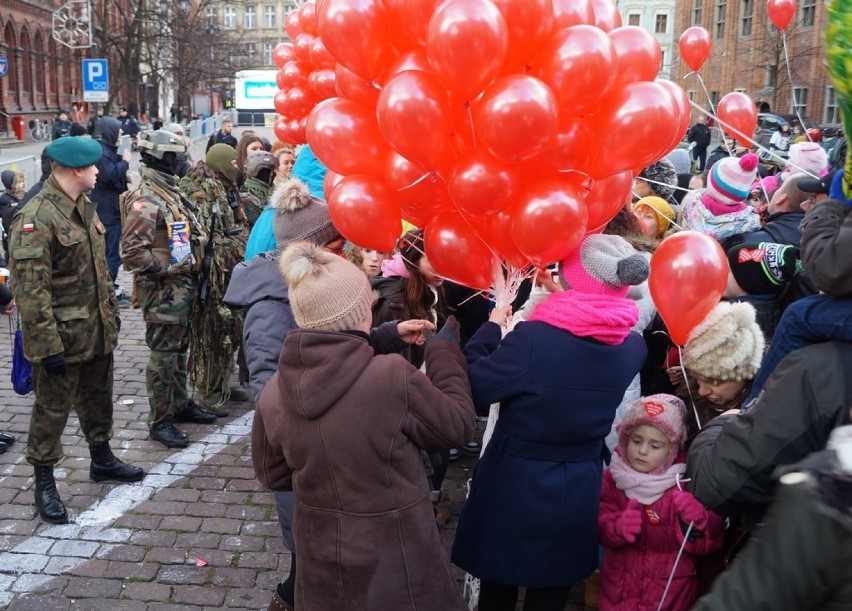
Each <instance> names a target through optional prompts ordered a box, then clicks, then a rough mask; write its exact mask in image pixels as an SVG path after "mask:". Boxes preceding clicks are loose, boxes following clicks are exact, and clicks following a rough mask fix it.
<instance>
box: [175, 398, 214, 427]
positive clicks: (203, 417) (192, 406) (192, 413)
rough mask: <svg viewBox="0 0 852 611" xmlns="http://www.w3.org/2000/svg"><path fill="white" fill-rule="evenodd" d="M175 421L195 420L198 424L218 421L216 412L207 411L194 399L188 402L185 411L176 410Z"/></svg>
mask: <svg viewBox="0 0 852 611" xmlns="http://www.w3.org/2000/svg"><path fill="white" fill-rule="evenodd" d="M174 417H175V422H194V423H196V424H212V423H214V422H216V414H214V413H213V412H210V411H207V410H206V409H204V408H203V407H201V406H200V405H198V404H197V403H195V402H194V401H190V402H189V403H187V405H186V407H185V408H184V409H183V411H180V412H175V416H174Z"/></svg>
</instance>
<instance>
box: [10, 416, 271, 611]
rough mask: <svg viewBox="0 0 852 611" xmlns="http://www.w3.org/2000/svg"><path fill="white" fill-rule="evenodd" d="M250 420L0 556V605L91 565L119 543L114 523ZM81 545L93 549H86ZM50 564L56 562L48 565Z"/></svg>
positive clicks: (243, 431)
mask: <svg viewBox="0 0 852 611" xmlns="http://www.w3.org/2000/svg"><path fill="white" fill-rule="evenodd" d="M253 418H254V410H252V411H250V412H247V413H245V414H243V415H242V416H240V417H239V418H236V419H235V420H233V421H232V422H229V423H228V424H226V425H224V426H223V427H222V428H221V429H218V430H217V431H215V432H213V433H210V434H209V435H207V436H206V437H204V438H203V439H200V440H198V441H195V442H192V443H191V444H190V446H189V447H187V448H185V449H183V450H181V451H180V452H176V453H175V454H172V455H171V456H169V457H168V458H166V460H164V461H163V462H161V463H159V464H157V465H154V466H153V467H152V468H151V469H150V470H149V471H148V473H147V474H146V475H145V479H143V480H142V481H141V482H139V483H138V484H123V485H119V486H116V487H115V488H113V489H112V490H111V491H110V492H109V494H107V495H106V496H105V497H104V498H103V499H102V500H100V501H96V502H95V503H94V504H93V505H92V506H91V507H89V508H88V509H87V510H86V511H84V512H83V513H81V514H80V515H78V516H77V517H76V519H74V523H73V524H56V525H53V526H49V527H47V528H45V529H44V530H42V531H41V532H40V533H38V534H37V535H33V536H32V537H28V538H26V539H24V540H23V541H22V542H21V543H19V544H18V545H16V546H15V547H14V548H13V549H12V550H10V551H8V552H3V553H0V605H7V604H9V603H10V602H12V600H13V599H14V598H15V597H16V596H20V595H22V594H26V593H28V592H32V591H33V590H34V589H36V588H38V589H44V588H45V583H46V582H47V581H49V580H51V579H53V578H55V577H57V576H59V575H61V574H62V573H63V572H67V571H70V570H72V569H74V568H76V567H78V566H80V565H81V564H83V563H85V562H88V561H89V560H91V559H92V558H93V557H94V556H95V555H96V553H97V550H98V549H99V548H100V547H101V544H106V545H109V544H110V543H114V542H116V541H121V540H123V539H122V538H121V537H120V533H116V531H117V530H119V529H110V528H109V527H110V526H111V525H112V524H114V523H115V521H116V520H118V519H119V518H120V517H122V516H123V515H125V514H126V513H128V512H129V511H131V510H133V509H134V508H136V507H138V506H139V505H141V504H142V503H144V502H146V501H149V500H150V499H151V498H152V497H153V496H154V495H155V494H157V493H158V492H159V491H160V490H163V489H164V488H168V487H169V486H171V485H172V484H174V483H175V482H176V481H178V480H180V479H182V478H184V477H186V476H187V475H189V474H190V473H192V472H193V471H194V470H195V469H196V468H197V467H198V466H199V465H201V464H202V463H203V462H204V461H205V460H207V459H208V458H210V457H212V456H215V455H216V454H218V453H219V452H221V451H222V450H223V449H224V448H225V447H227V446H228V445H230V444H232V443H234V442H236V441H238V440H239V439H242V438H244V437H246V436H247V435H249V434H250V433H251V423H252V419H253ZM35 519H36V520H38V519H39V518H38V517H36V518H35ZM69 540H70V541H73V542H74V543H75V544H76V546H72V547H74V549H68V550H63V551H65V552H67V553H56V554H51V553H49V551H50V548H52V547H54V544H55V543H56V542H57V541H69ZM85 542H93V543H96V544H97V545H94V546H91V545H90V546H86V545H85V544H84V543H85ZM42 550H44V551H42ZM82 554H85V555H82ZM52 559H56V562H51V560H52ZM12 575H15V576H17V578H14V577H12Z"/></svg>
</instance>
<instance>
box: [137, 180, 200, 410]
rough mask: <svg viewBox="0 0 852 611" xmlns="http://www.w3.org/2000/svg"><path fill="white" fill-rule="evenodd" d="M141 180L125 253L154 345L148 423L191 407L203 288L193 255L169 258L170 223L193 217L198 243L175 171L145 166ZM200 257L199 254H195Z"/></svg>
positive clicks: (147, 372)
mask: <svg viewBox="0 0 852 611" xmlns="http://www.w3.org/2000/svg"><path fill="white" fill-rule="evenodd" d="M140 175H141V182H140V183H139V186H137V187H136V188H135V189H133V190H132V191H131V192H129V193H128V194H127V196H126V197H125V199H124V202H123V204H122V205H123V206H124V212H125V215H126V219H125V222H124V229H123V230H122V234H121V257H122V260H123V261H124V265H125V267H126V268H127V269H128V270H130V271H131V272H133V274H134V289H135V290H136V296H137V299H138V300H139V305H140V307H141V308H142V314H143V316H144V318H145V342H146V343H147V344H148V347H149V348H150V349H151V355H150V357H149V359H148V367H147V368H146V370H145V379H146V382H147V386H148V403H149V405H150V407H151V411H150V413H149V415H148V424H149V425H153V424H156V423H157V422H160V421H162V420H163V419H164V418H165V417H166V416H168V415H169V414H175V413H179V412H181V411H183V410H184V409H186V408H187V406H188V403H189V390H188V388H187V368H186V361H187V350H188V348H189V319H190V314H191V312H192V304H193V301H194V300H195V296H196V291H197V284H198V281H197V277H196V275H195V274H194V272H193V268H192V261H190V260H187V261H186V262H184V263H180V264H176V265H174V266H172V265H171V264H170V262H169V257H170V251H169V237H168V227H169V225H170V223H174V222H181V221H188V222H189V226H190V230H191V233H193V240H192V241H193V243H195V244H197V243H198V240H199V238H200V237H201V236H200V235H199V229H198V227H197V224H198V222H197V220H196V219H195V216H194V215H193V214H192V212H191V211H190V210H188V209H187V208H186V206H185V205H184V204H183V203H182V202H181V198H180V193H179V192H178V187H177V185H178V179H177V177H175V176H169V175H168V174H165V173H162V172H158V171H157V170H154V169H151V168H147V167H143V168H142V169H141V171H140ZM194 256H195V257H196V259H197V258H198V256H197V255H194Z"/></svg>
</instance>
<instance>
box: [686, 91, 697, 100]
mask: <svg viewBox="0 0 852 611" xmlns="http://www.w3.org/2000/svg"><path fill="white" fill-rule="evenodd" d="M686 97H687V98H689V101H690V102H694V101H695V89H690V90H689V91H687V92H686Z"/></svg>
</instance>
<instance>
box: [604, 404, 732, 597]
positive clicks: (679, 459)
mask: <svg viewBox="0 0 852 611" xmlns="http://www.w3.org/2000/svg"><path fill="white" fill-rule="evenodd" d="M685 413H686V408H685V406H684V403H683V401H681V400H680V399H678V398H677V397H675V396H672V395H663V394H660V395H651V396H650V397H643V398H641V399H639V400H638V401H636V402H635V403H634V404H633V405H631V406H630V407H629V408H627V410H626V411H625V413H624V418H623V419H622V421H621V425H620V426H619V428H618V448H617V450H616V452H615V453H614V454H613V456H612V463H611V465H610V468H609V469H607V470H606V472H605V473H604V478H603V487H602V489H601V500H600V513H599V515H598V534H599V536H600V541H601V545H603V546H604V548H605V549H606V551H605V553H604V560H603V565H602V566H601V590H600V601H599V604H600V607H599V608H600V609H601V611H618V610H621V609H624V610H629V611H645V610H648V611H654V610H656V609H657V607H658V605H659V604H660V600H662V598H663V592H664V591H665V589H666V583H667V581H668V579H669V576H670V575H671V573H672V571H673V570H674V578H673V579H672V583H671V587H670V588H669V591H668V593H667V594H666V598H665V603H664V604H663V607H662V608H663V609H665V610H667V611H681V610H683V611H686V610H687V609H690V608H691V607H692V605H693V603H695V600H696V597H697V595H698V580H697V579H696V573H695V559H694V557H695V556H697V555H705V554H709V553H712V552H714V551H715V550H717V549H719V548H720V547H721V545H722V542H723V537H722V534H723V532H722V531H723V528H722V519H721V518H720V517H719V516H718V515H716V514H715V513H713V512H711V511H709V510H708V509H706V508H705V507H704V506H703V505H702V504H701V503H700V502H698V501H697V500H696V499H695V497H693V496H692V495H691V494H690V493H688V492H683V491H681V490H679V486H678V481H677V480H678V477H679V476H680V475H682V474H683V473H684V471H685V469H686V465H685V464H684V462H683V459H684V457H683V456H682V455H680V450H681V446H682V444H683V442H684V440H685V439H686V426H685V423H684V417H685ZM690 524H692V530H691V531H690V532H689V536H688V537H687V543H686V546H685V549H684V553H683V555H682V556H681V558H680V560H679V561H678V563H677V567H676V568H675V559H676V558H677V555H678V551H679V550H680V547H681V544H682V543H683V540H684V536H685V534H686V532H687V530H688V528H689V525H690Z"/></svg>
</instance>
